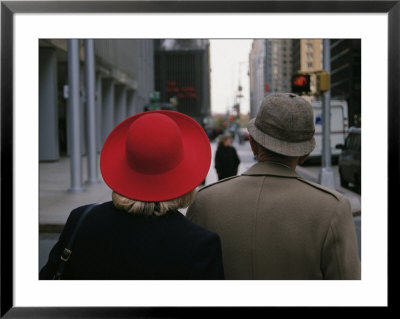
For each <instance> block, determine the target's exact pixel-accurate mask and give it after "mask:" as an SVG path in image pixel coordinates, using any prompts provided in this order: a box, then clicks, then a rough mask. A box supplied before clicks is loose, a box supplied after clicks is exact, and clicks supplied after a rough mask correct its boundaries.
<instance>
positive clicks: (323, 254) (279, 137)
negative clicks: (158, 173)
mask: <svg viewBox="0 0 400 319" xmlns="http://www.w3.org/2000/svg"><path fill="white" fill-rule="evenodd" d="M313 119H314V118H313V110H312V107H311V105H310V103H309V102H307V101H306V100H305V99H303V98H302V97H300V96H297V95H295V94H291V93H275V94H270V95H267V96H266V97H265V98H264V100H263V102H262V104H261V107H260V110H259V112H258V114H257V117H256V119H255V120H254V119H253V120H251V121H250V122H249V125H248V130H249V133H250V144H251V148H252V151H253V153H254V155H255V156H256V158H257V162H258V163H256V164H255V165H254V166H252V167H251V168H249V169H248V170H247V171H246V172H244V173H243V174H242V175H240V176H235V177H231V178H227V179H224V180H222V181H219V182H217V183H215V184H212V185H209V186H206V187H203V188H202V189H201V190H200V191H199V192H198V194H197V197H196V200H195V202H194V203H193V204H192V205H191V206H190V207H189V209H188V211H187V214H186V216H187V217H188V218H189V219H190V220H192V221H193V222H195V223H197V224H199V225H201V226H203V227H205V228H207V229H209V230H211V231H213V232H216V233H218V234H219V235H220V237H221V240H222V255H223V262H224V270H225V278H226V279H228V280H232V279H245V280H249V279H270V280H285V279H288V280H300V279H304V280H311V279H352V280H353V279H361V278H360V277H361V274H360V273H361V269H360V268H361V266H360V260H359V258H358V253H357V239H356V233H355V227H354V222H353V219H352V214H351V209H350V203H349V200H348V199H347V198H346V197H344V196H343V195H342V194H340V193H338V192H336V191H333V190H331V189H328V188H325V187H323V186H321V185H319V184H315V183H312V182H309V181H307V180H305V179H303V178H301V177H300V176H299V175H298V174H297V173H296V172H295V168H296V165H297V164H298V163H300V164H301V163H303V162H304V161H305V160H306V159H307V157H308V155H309V154H310V153H311V151H312V150H313V149H314V147H315V140H314V121H313Z"/></svg>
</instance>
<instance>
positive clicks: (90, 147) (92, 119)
mask: <svg viewBox="0 0 400 319" xmlns="http://www.w3.org/2000/svg"><path fill="white" fill-rule="evenodd" d="M85 73H86V74H85V75H86V123H87V124H86V125H87V164H88V180H87V181H86V183H89V184H94V183H98V182H99V180H98V179H97V145H96V100H95V85H96V84H95V83H96V79H95V76H96V73H95V64H94V44H93V40H85Z"/></svg>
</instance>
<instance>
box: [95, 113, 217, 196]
mask: <svg viewBox="0 0 400 319" xmlns="http://www.w3.org/2000/svg"><path fill="white" fill-rule="evenodd" d="M210 163H211V148H210V142H209V140H208V138H207V135H206V134H205V132H204V130H203V128H202V127H201V126H200V125H199V124H198V123H197V122H196V121H195V120H193V119H192V118H191V117H189V116H187V115H185V114H182V113H179V112H174V111H149V112H144V113H139V114H136V115H134V116H131V117H129V118H127V119H126V120H124V121H123V122H121V123H120V124H119V125H118V126H117V127H115V128H114V129H113V130H112V132H111V133H110V135H109V136H108V137H107V139H106V141H105V143H104V145H103V149H102V151H101V156H100V170H101V174H102V175H103V178H104V181H105V182H106V184H107V185H108V186H109V187H110V188H111V189H112V190H114V191H115V192H117V193H118V194H121V195H123V196H125V197H127V198H130V199H136V200H140V201H146V202H160V201H166V200H170V199H174V198H177V197H180V196H182V195H184V194H186V193H188V192H190V191H191V190H193V189H195V188H196V187H197V186H198V185H200V184H201V182H202V181H203V180H204V178H205V177H206V176H207V173H208V170H209V168H210Z"/></svg>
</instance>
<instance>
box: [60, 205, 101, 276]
mask: <svg viewBox="0 0 400 319" xmlns="http://www.w3.org/2000/svg"><path fill="white" fill-rule="evenodd" d="M97 205H98V204H91V205H89V206H88V207H87V208H86V209H85V210H84V211H83V213H82V214H81V216H79V220H78V222H77V224H76V226H75V228H74V230H73V232H72V234H71V237H70V238H69V241H68V243H67V244H66V247H65V248H64V250H63V251H62V252H61V262H60V264H59V266H58V269H57V271H56V274H55V275H54V277H53V279H56V280H57V279H61V276H62V274H63V272H64V268H65V265H66V263H67V261H68V259H69V257H70V256H71V254H72V245H73V244H74V240H75V237H76V234H77V233H78V230H79V228H80V226H81V224H82V221H83V220H84V219H85V217H86V215H87V214H88V213H89V212H90V211H91V210H92V208H93V207H95V206H97Z"/></svg>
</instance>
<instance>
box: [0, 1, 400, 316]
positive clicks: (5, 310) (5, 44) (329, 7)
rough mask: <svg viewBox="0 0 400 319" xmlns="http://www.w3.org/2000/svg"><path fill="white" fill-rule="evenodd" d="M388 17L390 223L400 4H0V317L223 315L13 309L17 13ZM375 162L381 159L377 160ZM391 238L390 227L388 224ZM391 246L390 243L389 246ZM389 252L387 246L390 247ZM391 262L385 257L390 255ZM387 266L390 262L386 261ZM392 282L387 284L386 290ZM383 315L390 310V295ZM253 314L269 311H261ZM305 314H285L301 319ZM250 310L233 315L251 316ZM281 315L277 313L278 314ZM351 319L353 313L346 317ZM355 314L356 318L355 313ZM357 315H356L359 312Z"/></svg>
mask: <svg viewBox="0 0 400 319" xmlns="http://www.w3.org/2000/svg"><path fill="white" fill-rule="evenodd" d="M66 12H69V13H79V12H81V13H91V12H94V13H99V12H104V13H126V12H137V13H152V12H160V13H192V12H194V13H199V12H204V13H225V12H231V13H235V12H246V13H257V12H265V13H358V12H359V13H387V14H388V43H389V48H388V114H389V117H388V136H389V139H388V159H389V161H388V169H389V172H388V190H389V192H388V205H389V211H388V218H389V219H390V218H391V216H390V214H389V213H396V212H398V210H395V208H396V201H395V199H396V197H397V190H398V189H399V177H400V173H399V144H400V138H399V131H400V126H399V125H398V121H399V119H400V117H399V97H400V93H399V92H400V82H399V72H400V63H399V62H400V61H399V60H400V58H399V57H400V50H399V49H400V34H399V29H400V1H1V282H0V283H1V314H0V316H1V317H5V318H25V317H26V318H71V317H75V318H105V317H107V318H108V317H113V318H136V317H141V318H144V317H152V318H157V317H165V318H167V317H168V318H178V317H188V318H189V317H190V318H193V317H203V316H205V315H208V314H212V315H213V316H221V315H225V314H226V311H227V310H228V311H230V309H226V308H223V307H221V308H219V307H218V308H200V309H198V308H196V309H195V310H194V309H193V308H186V307H182V308H180V307H162V308H144V307H143V308H141V307H139V308H129V307H123V308H109V307H105V308H102V307H83V308H82V307H71V308H69V307H65V308H63V307H59V308H47V307H34V308H23V307H14V303H13V293H14V292H13V279H12V278H13V267H14V265H13V162H14V159H13V16H14V14H16V13H66ZM378 159H379V157H378ZM388 227H389V234H392V233H393V232H391V231H390V227H393V225H391V223H390V222H389V223H388ZM389 244H390V242H389ZM389 250H390V245H389ZM388 256H389V255H388ZM389 265H390V256H389ZM389 283H390V280H389V281H388V285H389ZM388 305H389V307H387V309H389V308H390V305H391V295H389V300H388ZM251 310H257V311H269V310H270V309H265V308H252V309H251ZM308 310H309V308H302V307H301V308H297V307H295V308H293V307H291V308H287V309H285V312H286V311H291V312H292V313H295V314H296V315H302V314H303V313H304V312H305V311H308ZM349 310H350V309H349V308H347V309H346V311H347V312H348V311H349ZM249 311H250V309H248V308H246V307H245V308H240V309H235V310H234V314H238V315H242V314H243V315H245V316H246V317H247V316H248V315H249ZM279 311H281V310H279ZM348 314H351V312H348ZM353 314H354V313H353ZM357 314H359V313H358V312H357Z"/></svg>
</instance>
